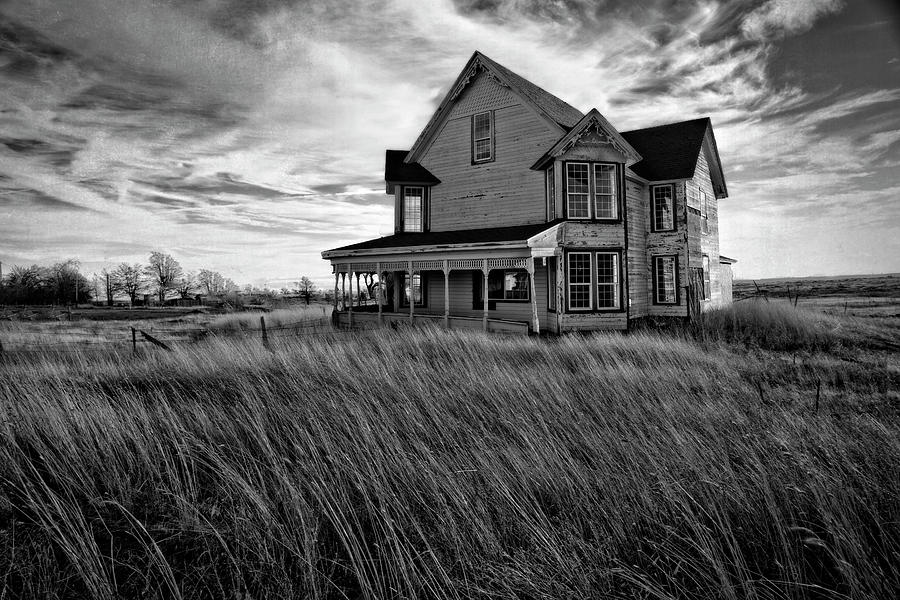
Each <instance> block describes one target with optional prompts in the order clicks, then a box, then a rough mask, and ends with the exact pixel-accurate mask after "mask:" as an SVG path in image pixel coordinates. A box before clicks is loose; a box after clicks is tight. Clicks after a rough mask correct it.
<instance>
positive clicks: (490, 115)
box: [472, 110, 494, 164]
mask: <svg viewBox="0 0 900 600" xmlns="http://www.w3.org/2000/svg"><path fill="white" fill-rule="evenodd" d="M481 115H487V116H488V135H487V137H480V138H476V137H475V120H476V119H477V118H478V117H480V116H481ZM481 140H488V147H489V151H490V154H489V155H488V156H487V157H486V158H478V151H477V146H478V142H480V141H481ZM492 160H494V113H493V111H490V110H485V111H482V112H479V113H475V114H474V115H472V162H473V163H475V164H479V163H483V162H491V161H492Z"/></svg>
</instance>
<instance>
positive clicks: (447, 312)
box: [444, 258, 450, 329]
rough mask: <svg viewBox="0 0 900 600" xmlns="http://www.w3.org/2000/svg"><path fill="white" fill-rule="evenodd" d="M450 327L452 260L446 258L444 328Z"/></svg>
mask: <svg viewBox="0 0 900 600" xmlns="http://www.w3.org/2000/svg"><path fill="white" fill-rule="evenodd" d="M449 328H450V261H449V260H447V259H446V258H445V259H444V329H449Z"/></svg>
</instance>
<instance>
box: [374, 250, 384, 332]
mask: <svg viewBox="0 0 900 600" xmlns="http://www.w3.org/2000/svg"><path fill="white" fill-rule="evenodd" d="M375 268H376V269H378V287H377V288H375V301H376V302H377V303H378V325H379V326H381V320H382V316H381V304H382V299H383V298H384V290H382V289H381V282H382V278H381V263H380V262H379V263H375Z"/></svg>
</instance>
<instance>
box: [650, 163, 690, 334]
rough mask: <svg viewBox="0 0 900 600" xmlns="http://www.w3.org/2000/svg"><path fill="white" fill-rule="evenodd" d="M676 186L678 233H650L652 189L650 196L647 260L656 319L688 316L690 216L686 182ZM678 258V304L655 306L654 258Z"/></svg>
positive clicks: (651, 310) (651, 309)
mask: <svg viewBox="0 0 900 600" xmlns="http://www.w3.org/2000/svg"><path fill="white" fill-rule="evenodd" d="M674 185H675V207H674V208H675V211H674V212H675V215H674V218H675V231H651V230H650V221H649V218H650V217H649V214H650V211H651V210H652V209H653V207H652V204H651V201H650V196H649V194H650V191H649V190H650V188H649V187H648V196H647V203H648V208H647V215H648V217H647V218H648V222H647V260H648V262H649V268H650V276H649V277H648V279H647V285H648V287H649V290H650V303H649V305H648V311H647V312H648V314H649V315H650V316H657V317H685V316H687V290H686V289H685V286H687V283H688V272H687V262H688V256H687V243H686V242H687V214H686V212H687V211H686V209H685V185H684V181H676V182H674ZM672 255H674V256H677V257H678V282H677V285H678V287H679V289H678V304H655V303H654V300H655V295H654V290H653V276H652V271H653V257H654V256H672Z"/></svg>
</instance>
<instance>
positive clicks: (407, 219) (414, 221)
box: [400, 185, 425, 232]
mask: <svg viewBox="0 0 900 600" xmlns="http://www.w3.org/2000/svg"><path fill="white" fill-rule="evenodd" d="M402 199H403V212H402V215H403V222H402V223H401V227H400V230H401V231H406V232H415V231H424V230H425V218H424V214H425V188H424V187H420V186H410V185H405V186H403V195H402Z"/></svg>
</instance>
